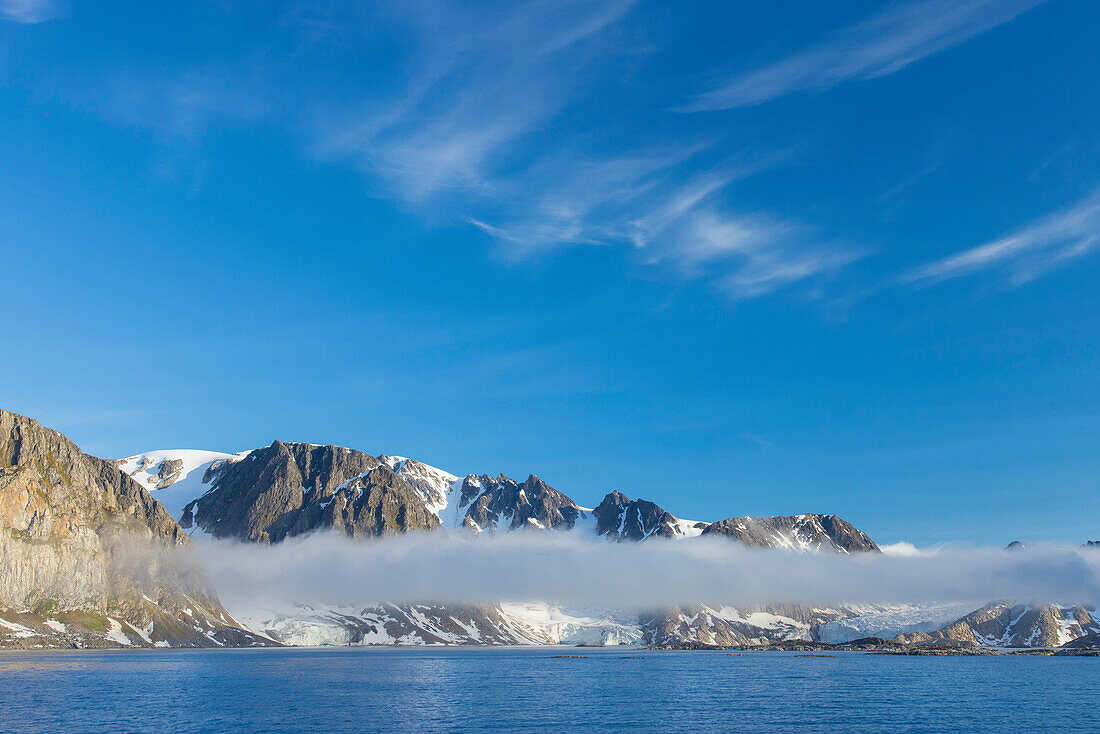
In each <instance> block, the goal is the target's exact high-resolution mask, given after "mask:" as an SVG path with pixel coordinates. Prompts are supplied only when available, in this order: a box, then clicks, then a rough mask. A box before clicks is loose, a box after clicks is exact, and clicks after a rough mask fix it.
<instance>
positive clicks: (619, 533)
mask: <svg viewBox="0 0 1100 734" xmlns="http://www.w3.org/2000/svg"><path fill="white" fill-rule="evenodd" d="M592 514H593V515H594V516H595V517H596V533H597V534H598V535H601V536H603V537H605V538H607V539H608V540H615V541H622V540H633V541H641V540H645V539H646V538H651V537H658V538H675V537H676V536H677V535H678V533H677V531H676V518H675V517H673V516H672V515H671V514H670V513H668V512H666V511H665V510H664V509H663V508H661V507H659V506H658V505H656V504H654V503H652V502H649V501H647V500H631V499H630V498H628V497H627V496H626V495H624V494H622V493H621V492H610V493H609V494H608V495H607V496H606V497H604V498H603V501H602V502H600V504H599V506H597V507H596V509H595V510H593V511H592Z"/></svg>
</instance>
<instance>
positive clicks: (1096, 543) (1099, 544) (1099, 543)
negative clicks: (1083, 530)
mask: <svg viewBox="0 0 1100 734" xmlns="http://www.w3.org/2000/svg"><path fill="white" fill-rule="evenodd" d="M1085 547H1086V548H1100V540H1086V541H1085Z"/></svg>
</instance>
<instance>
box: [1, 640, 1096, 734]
mask: <svg viewBox="0 0 1100 734" xmlns="http://www.w3.org/2000/svg"><path fill="white" fill-rule="evenodd" d="M567 655H579V656H583V657H561V656H567ZM526 729H542V730H550V731H558V732H560V731H590V730H595V729H600V730H612V731H625V730H632V731H662V730H663V731H669V730H677V731H777V732H782V731H791V732H817V731H830V730H831V731H836V730H842V731H860V732H871V731H891V732H894V731H920V732H925V731H945V732H946V731H951V732H954V731H1040V730H1059V731H1067V730H1071V731H1100V658H1066V657H1046V656H1011V657H1008V656H1005V657H900V656H885V655H869V654H862V653H853V652H847V653H830V654H828V656H826V657H818V656H812V657H811V656H806V655H804V654H801V655H800V654H798V653H786V652H762V653H744V654H736V653H726V652H721V651H650V650H633V649H627V648H599V649H596V648H571V647H552V648H546V647H539V648H434V649H433V648H427V649H409V648H400V649H398V648H331V649H302V648H296V649H268V650H164V651H151V650H140V651H139V650H134V651H98V652H93V651H73V652H58V651H43V652H23V651H4V652H0V731H4V732H36V733H37V732H97V733H101V732H175V733H183V732H248V733H249V734H253V733H255V732H280V731H324V732H359V731H382V730H412V731H472V732H477V731H493V732H513V731H522V730H526Z"/></svg>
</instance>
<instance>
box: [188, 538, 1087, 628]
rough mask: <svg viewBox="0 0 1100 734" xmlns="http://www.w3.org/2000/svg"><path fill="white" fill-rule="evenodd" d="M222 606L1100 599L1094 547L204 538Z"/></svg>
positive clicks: (202, 552) (200, 550) (205, 560)
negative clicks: (885, 548)
mask: <svg viewBox="0 0 1100 734" xmlns="http://www.w3.org/2000/svg"><path fill="white" fill-rule="evenodd" d="M195 550H196V553H197V555H198V558H199V560H200V561H201V563H202V565H203V566H204V570H205V572H206V573H207V574H208V576H209V577H210V580H211V581H212V582H213V585H214V588H215V590H216V591H217V593H219V594H220V595H222V596H223V598H224V599H225V600H226V601H229V600H230V599H240V600H248V601H249V603H251V604H262V605H268V606H271V607H277V606H280V605H281V603H320V604H347V605H358V604H368V603H374V602H381V601H385V602H393V603H410V602H421V601H426V600H431V601H435V602H445V603H449V602H463V603H486V604H492V603H497V602H502V601H513V602H516V601H544V602H551V603H555V604H562V605H569V606H591V607H602V608H616V609H635V610H641V609H652V608H656V607H666V606H672V605H676V604H694V603H706V604H711V605H723V604H728V605H753V604H783V603H798V604H810V605H823V606H824V605H831V606H836V605H841V604H916V603H920V604H930V603H943V602H975V603H979V604H980V603H984V602H987V601H991V600H999V599H1014V600H1019V601H1024V602H1036V603H1046V602H1059V603H1080V604H1092V603H1095V602H1096V601H1097V600H1100V552H1097V551H1096V550H1095V549H1083V548H1076V547H1066V546H1033V547H1031V548H1028V549H1026V550H1023V551H1005V550H1002V549H993V548H940V549H937V550H934V551H916V552H906V553H903V554H895V555H888V554H881V555H880V554H869V553H867V554H855V555H850V556H847V555H839V554H831V553H798V552H790V551H782V550H761V549H753V548H746V547H744V546H741V545H739V544H737V543H733V542H730V541H728V540H725V539H710V538H699V539H694V540H691V541H679V542H675V541H672V542H660V541H648V542H646V543H640V544H634V543H604V542H592V541H587V540H583V539H579V538H576V537H574V536H571V535H570V534H568V533H558V534H552V535H551V534H533V533H513V534H509V535H506V536H502V537H500V536H498V537H494V538H489V537H475V538H472V539H461V538H455V537H448V536H445V535H443V534H441V533H418V534H409V535H405V536H398V537H393V538H386V539H382V540H369V541H353V540H350V539H348V538H345V537H343V536H338V535H335V534H328V533H325V534H315V535H311V536H308V537H304V538H291V539H289V540H286V541H284V542H282V543H279V544H277V545H273V546H268V545H256V544H240V543H231V542H224V541H216V542H208V543H199V544H197V547H196V549H195Z"/></svg>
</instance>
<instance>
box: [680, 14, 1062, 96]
mask: <svg viewBox="0 0 1100 734" xmlns="http://www.w3.org/2000/svg"><path fill="white" fill-rule="evenodd" d="M1044 2H1046V0H923V2H917V3H909V4H900V5H893V6H891V7H889V8H887V9H886V10H884V11H882V12H881V13H879V14H878V15H875V16H873V17H871V18H869V19H867V20H865V21H863V22H862V23H859V24H857V25H854V26H851V27H849V28H846V29H844V30H842V31H840V32H838V33H836V34H835V35H833V36H832V37H831V38H829V39H827V40H825V41H823V42H822V43H820V44H818V45H817V46H814V47H812V48H809V49H806V50H804V51H799V52H798V53H795V54H793V55H792V56H789V57H787V58H785V59H783V60H781V61H777V62H775V63H774V64H771V65H768V66H765V67H763V68H760V69H756V70H754V71H750V72H748V73H745V74H742V75H740V76H737V77H735V78H733V79H731V80H730V81H728V82H726V83H724V84H722V85H720V86H718V87H717V88H715V89H713V90H711V91H709V92H706V93H704V94H702V95H699V96H698V97H697V98H695V99H694V100H693V101H691V102H690V103H688V104H687V105H685V106H684V107H683V108H682V111H684V112H699V111H704V110H725V109H732V108H735V107H751V106H753V105H759V104H763V103H765V102H768V101H771V100H773V99H776V98H778V97H783V96H785V95H788V94H792V93H794V92H803V91H814V90H816V91H821V90H825V89H829V88H831V87H834V86H836V85H838V84H840V83H842V82H845V81H848V80H850V79H874V78H877V77H883V76H887V75H889V74H893V73H894V72H897V71H900V70H901V69H904V68H905V67H906V66H909V65H910V64H912V63H914V62H916V61H920V60H921V59H923V58H925V57H927V56H931V55H932V54H934V53H937V52H939V51H943V50H944V49H947V48H950V47H952V46H955V45H957V44H959V43H962V42H963V41H966V40H967V39H969V38H972V37H973V36H976V35H978V34H979V33H982V32H984V31H987V30H989V29H991V28H995V27H996V26H998V25H1001V24H1002V23H1006V22H1008V21H1010V20H1012V19H1013V18H1015V17H1016V16H1018V15H1020V14H1021V13H1023V12H1025V11H1027V10H1030V9H1031V8H1034V7H1036V6H1037V5H1040V4H1042V3H1044Z"/></svg>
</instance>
